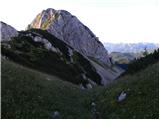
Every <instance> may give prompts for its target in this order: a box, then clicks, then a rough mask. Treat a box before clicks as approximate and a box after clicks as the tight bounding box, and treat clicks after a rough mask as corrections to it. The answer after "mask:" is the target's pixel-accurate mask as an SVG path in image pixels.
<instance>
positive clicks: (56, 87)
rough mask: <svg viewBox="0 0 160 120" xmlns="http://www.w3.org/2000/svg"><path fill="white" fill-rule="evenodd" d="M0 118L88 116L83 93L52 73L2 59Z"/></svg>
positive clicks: (88, 112)
mask: <svg viewBox="0 0 160 120" xmlns="http://www.w3.org/2000/svg"><path fill="white" fill-rule="evenodd" d="M1 77H2V79H1V80H2V81H1V86H2V87H1V90H2V91H1V117H2V118H12V119H14V118H17V119H18V118H53V113H54V111H59V112H60V118H90V117H91V114H90V111H89V109H88V108H87V107H86V101H85V100H86V99H85V98H86V97H87V95H86V92H85V91H83V90H81V89H79V87H78V86H76V85H74V84H71V83H69V82H65V81H63V80H61V79H59V78H57V77H55V76H50V75H47V74H44V73H41V72H37V71H34V70H31V69H28V68H24V67H23V66H21V65H18V64H15V63H13V62H10V61H8V60H3V59H2V76H1Z"/></svg>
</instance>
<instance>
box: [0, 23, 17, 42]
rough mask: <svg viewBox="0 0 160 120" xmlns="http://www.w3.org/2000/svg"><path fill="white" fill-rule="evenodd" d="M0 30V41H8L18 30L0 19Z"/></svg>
mask: <svg viewBox="0 0 160 120" xmlns="http://www.w3.org/2000/svg"><path fill="white" fill-rule="evenodd" d="M0 30H1V34H0V38H1V41H9V40H11V38H12V37H15V36H17V35H18V31H17V30H16V29H15V28H13V27H12V26H10V25H7V24H6V23H4V22H1V21H0Z"/></svg>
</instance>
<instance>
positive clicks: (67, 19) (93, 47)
mask: <svg viewBox="0 0 160 120" xmlns="http://www.w3.org/2000/svg"><path fill="white" fill-rule="evenodd" d="M31 28H37V29H43V30H47V31H48V32H49V33H51V34H53V35H54V36H56V37H57V38H59V39H60V40H63V41H64V42H66V43H67V44H69V45H70V46H72V47H73V48H75V49H76V50H78V51H79V52H81V53H82V54H83V55H85V56H88V57H90V58H94V59H97V60H98V61H99V62H103V63H105V64H107V65H111V63H110V60H109V57H108V52H107V50H106V49H105V48H104V46H103V44H102V43H101V42H100V41H99V39H98V37H96V35H95V34H94V33H93V32H92V31H91V30H90V29H89V28H88V27H87V26H85V25H84V24H83V23H81V22H80V21H79V20H78V19H77V17H75V16H73V15H72V14H71V13H69V12H67V11H65V10H54V9H52V8H49V9H47V10H43V11H42V12H41V13H39V14H38V15H37V16H36V18H35V19H34V20H33V22H32V23H31V24H30V25H28V28H27V29H31Z"/></svg>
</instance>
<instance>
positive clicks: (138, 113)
mask: <svg viewBox="0 0 160 120" xmlns="http://www.w3.org/2000/svg"><path fill="white" fill-rule="evenodd" d="M158 66H159V64H158V63H157V64H154V65H152V66H149V67H148V68H146V69H145V70H143V71H140V72H137V73H136V74H134V75H127V76H124V77H121V78H120V79H118V80H117V81H116V82H114V83H112V84H110V85H109V86H108V87H107V88H102V87H100V88H97V89H96V90H94V91H92V93H91V94H92V97H94V98H96V101H97V105H98V110H99V112H100V114H101V118H119V119H129V118H139V119H140V118H141V119H144V118H150V119H151V118H159V107H158V106H159V70H158ZM121 91H126V92H127V97H126V99H125V100H124V101H122V102H120V103H119V102H117V97H118V95H119V93H120V92H121Z"/></svg>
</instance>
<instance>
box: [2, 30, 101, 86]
mask: <svg viewBox="0 0 160 120" xmlns="http://www.w3.org/2000/svg"><path fill="white" fill-rule="evenodd" d="M2 54H3V55H4V56H6V57H8V58H9V59H11V60H13V61H15V62H17V63H20V64H23V65H26V66H29V67H31V68H34V69H37V70H40V71H43V72H46V73H48V74H52V75H57V76H59V77H61V78H62V79H63V80H66V81H70V82H72V83H74V84H78V85H80V84H82V85H83V86H84V87H87V85H88V84H89V81H93V82H92V83H96V84H98V85H101V77H100V76H99V74H98V73H97V72H96V69H95V68H94V67H93V66H92V65H91V63H90V62H89V61H88V60H87V59H86V58H85V57H84V56H83V55H81V54H80V53H79V52H77V51H75V50H74V49H73V48H72V47H70V46H68V45H67V44H66V43H64V42H63V41H61V40H59V39H57V38H56V37H54V36H53V35H51V34H50V33H48V32H47V31H45V30H38V29H31V30H28V31H21V32H19V35H18V36H17V37H14V38H12V40H10V41H6V42H5V41H4V42H2ZM90 84H91V83H90Z"/></svg>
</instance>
